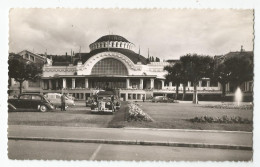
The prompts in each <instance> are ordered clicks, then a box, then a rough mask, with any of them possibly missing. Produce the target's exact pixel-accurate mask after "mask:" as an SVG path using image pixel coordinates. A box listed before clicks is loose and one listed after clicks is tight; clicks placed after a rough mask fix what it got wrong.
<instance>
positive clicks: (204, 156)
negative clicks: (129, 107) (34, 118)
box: [8, 140, 252, 161]
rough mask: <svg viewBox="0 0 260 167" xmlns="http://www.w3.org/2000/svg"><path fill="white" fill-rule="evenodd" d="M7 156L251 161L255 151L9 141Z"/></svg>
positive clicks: (65, 158)
mask: <svg viewBox="0 0 260 167" xmlns="http://www.w3.org/2000/svg"><path fill="white" fill-rule="evenodd" d="M8 156H9V158H10V159H19V160H22V159H38V160H40V159H44V160H47V159H48V160H129V161H130V160H137V161H140V160H141V161H145V160H156V161H158V160H164V161H181V160H183V161H198V160H199V161H209V160H211V161H249V160H251V157H252V151H241V150H223V149H201V148H183V147H165V146H137V145H109V144H93V143H67V142H66V143H64V142H42V141H41V142H39V141H19V140H18V141H15V140H9V142H8Z"/></svg>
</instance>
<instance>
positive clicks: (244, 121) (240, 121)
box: [189, 115, 252, 124]
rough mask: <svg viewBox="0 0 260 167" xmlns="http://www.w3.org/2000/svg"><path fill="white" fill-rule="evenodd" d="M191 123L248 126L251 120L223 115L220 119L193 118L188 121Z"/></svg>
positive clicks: (207, 117)
mask: <svg viewBox="0 0 260 167" xmlns="http://www.w3.org/2000/svg"><path fill="white" fill-rule="evenodd" d="M189 121H191V122H199V123H225V124H228V123H229V124H230V123H238V124H250V123H252V121H251V120H249V119H247V118H242V117H239V116H236V117H228V116H227V115H223V116H222V117H215V118H213V117H209V116H206V115H205V116H202V117H194V118H191V119H189Z"/></svg>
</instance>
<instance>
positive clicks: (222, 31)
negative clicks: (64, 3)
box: [9, 9, 253, 59]
mask: <svg viewBox="0 0 260 167" xmlns="http://www.w3.org/2000/svg"><path fill="white" fill-rule="evenodd" d="M9 16H10V17H9V18H10V37H9V39H10V43H9V46H10V50H9V51H10V52H15V53H18V52H20V51H22V50H24V49H27V50H30V51H33V50H34V52H35V53H44V52H45V51H46V49H47V53H48V54H55V55H56V54H58V55H60V54H65V52H68V53H69V54H70V52H71V49H72V50H73V51H75V53H76V52H78V51H79V48H80V46H81V52H89V44H91V43H93V42H94V41H96V40H97V39H98V38H100V37H101V36H103V35H108V34H109V33H113V34H116V35H121V36H123V37H125V38H126V39H128V40H129V41H130V42H132V43H134V44H135V46H136V47H135V51H136V52H138V47H139V46H140V48H141V54H142V55H143V56H145V57H147V50H148V48H149V49H150V55H151V56H156V57H159V58H161V59H178V58H179V57H180V56H182V55H185V54H187V53H198V54H203V55H211V56H214V55H220V54H225V53H228V52H229V51H238V50H240V47H241V45H243V46H244V49H245V50H249V51H252V50H253V11H252V10H227V9H225V10H198V9H197V10H194V9H193V10H191V9H189V10H188V9H186V10H177V9H176V10H168V9H167V10H166V9H164V10H162V9H161V10H144V9H142V10H130V9H127V10H126V9H121V10H119V9H106V10H105V9H13V10H11V11H10V15H9Z"/></svg>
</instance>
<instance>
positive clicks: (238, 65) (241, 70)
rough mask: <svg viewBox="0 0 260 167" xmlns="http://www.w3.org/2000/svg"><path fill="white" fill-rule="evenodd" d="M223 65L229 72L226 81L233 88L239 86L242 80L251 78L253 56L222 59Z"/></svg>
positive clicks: (252, 74)
mask: <svg viewBox="0 0 260 167" xmlns="http://www.w3.org/2000/svg"><path fill="white" fill-rule="evenodd" d="M224 65H225V66H226V69H227V71H228V73H229V74H230V76H229V78H228V81H229V82H231V83H232V84H233V85H234V86H235V88H236V87H239V86H240V85H241V84H242V83H243V82H246V81H250V80H253V76H254V73H253V70H254V64H253V56H246V55H245V56H233V57H230V58H227V59H226V60H225V61H224Z"/></svg>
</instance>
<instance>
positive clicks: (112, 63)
mask: <svg viewBox="0 0 260 167" xmlns="http://www.w3.org/2000/svg"><path fill="white" fill-rule="evenodd" d="M91 74H92V75H128V71H127V68H126V67H125V65H124V64H123V63H122V62H121V61H119V60H117V59H113V58H105V59H102V60H100V61H99V62H97V63H96V64H95V65H94V67H93V68H92V70H91Z"/></svg>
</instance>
